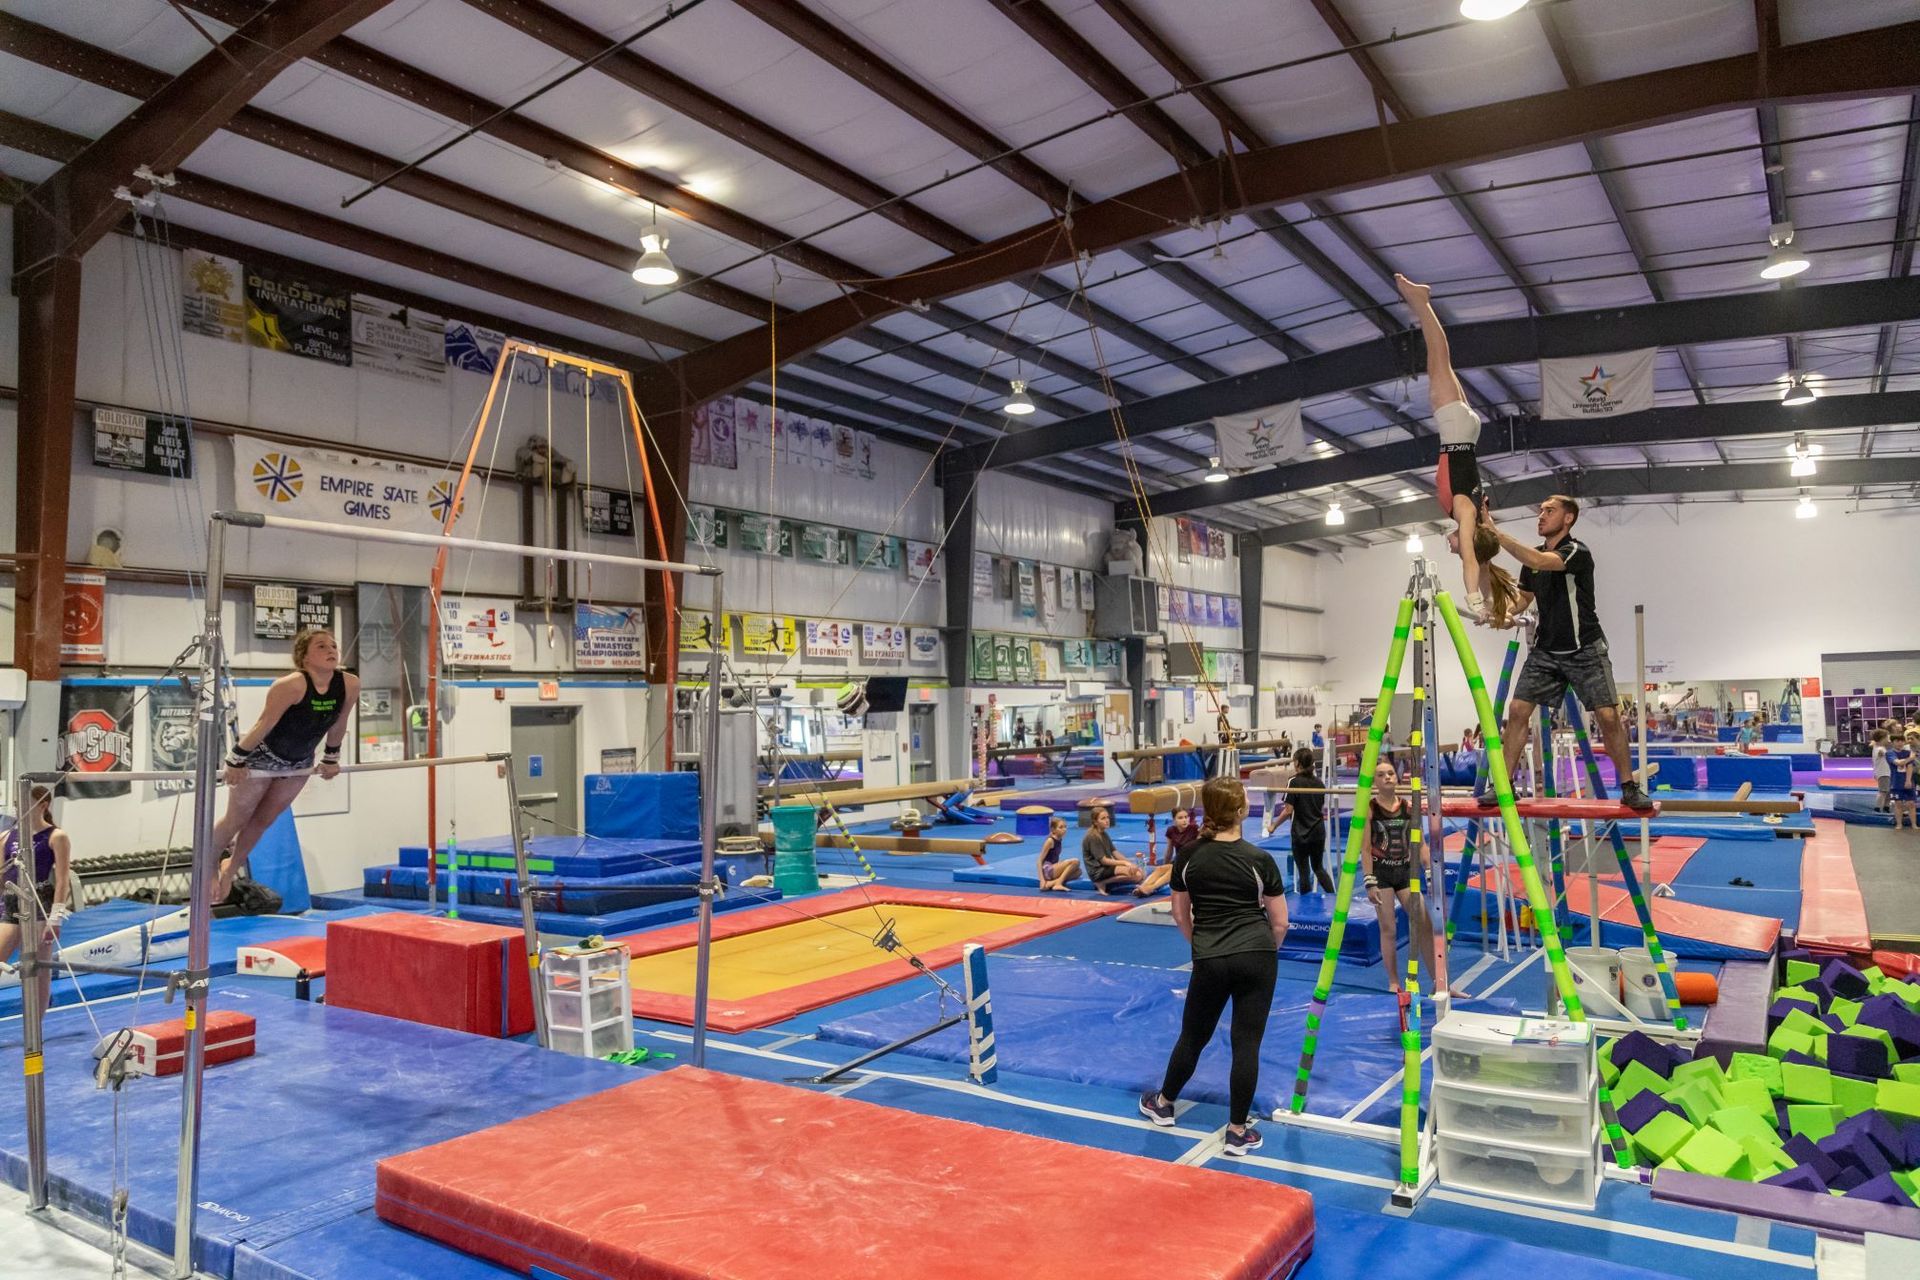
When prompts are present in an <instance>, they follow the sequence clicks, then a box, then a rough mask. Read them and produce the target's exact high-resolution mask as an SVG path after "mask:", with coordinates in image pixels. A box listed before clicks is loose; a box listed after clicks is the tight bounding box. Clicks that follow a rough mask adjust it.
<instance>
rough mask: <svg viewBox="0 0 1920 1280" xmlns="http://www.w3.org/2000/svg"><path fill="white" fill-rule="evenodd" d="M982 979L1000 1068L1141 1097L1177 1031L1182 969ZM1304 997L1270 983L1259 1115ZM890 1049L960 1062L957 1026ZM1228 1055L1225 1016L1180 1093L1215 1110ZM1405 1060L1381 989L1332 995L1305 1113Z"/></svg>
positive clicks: (1081, 970)
mask: <svg viewBox="0 0 1920 1280" xmlns="http://www.w3.org/2000/svg"><path fill="white" fill-rule="evenodd" d="M987 973H988V979H989V981H990V982H991V984H992V988H993V1032H994V1040H995V1043H996V1045H997V1046H998V1050H999V1055H1000V1067H1001V1069H1002V1070H1005V1071H1016V1072H1019V1073H1021V1074H1023V1075H1033V1076H1046V1077H1050V1078H1053V1079H1057V1080H1068V1081H1071V1082H1073V1083H1075V1084H1089V1085H1098V1086H1102V1087H1105V1088H1110V1089H1132V1090H1141V1089H1146V1088H1148V1087H1150V1086H1152V1085H1154V1084H1156V1083H1158V1082H1159V1080H1160V1077H1161V1074H1162V1072H1164V1071H1165V1069H1166V1065H1167V1053H1168V1052H1169V1051H1170V1050H1171V1049H1172V1048H1173V1043H1174V1041H1175V1039H1177V1038H1178V1036H1179V1034H1180V1011H1181V1005H1182V1002H1183V1001H1184V999H1185V997H1186V991H1187V981H1188V975H1187V974H1185V973H1182V972H1178V971H1173V970H1167V969H1153V968H1148V967H1146V966H1143V965H1127V964H1103V963H1100V962H1091V963H1090V962H1086V961H1081V960H1066V959H1054V958H1050V957H1046V956H1014V955H1008V954H1006V953H1004V952H1002V953H1000V954H997V955H995V956H993V957H991V958H990V959H989V960H988V962H987ZM1312 995H1313V989H1312V985H1311V984H1310V983H1307V982H1300V981H1295V980H1292V979H1288V978H1282V979H1280V981H1279V984H1278V986H1277V988H1276V990H1275V991H1274V997H1273V1011H1272V1013H1271V1014H1270V1015H1269V1017H1268V1020H1267V1034H1266V1039H1265V1041H1264V1042H1263V1043H1262V1044H1261V1049H1260V1085H1259V1087H1258V1089H1257V1090H1256V1091H1255V1093H1254V1109H1255V1110H1256V1111H1257V1112H1261V1113H1268V1112H1271V1111H1273V1110H1274V1109H1275V1108H1277V1107H1278V1106H1279V1105H1280V1103H1281V1101H1282V1099H1283V1097H1286V1096H1290V1095H1291V1091H1292V1086H1293V1078H1294V1072H1295V1069H1296V1068H1297V1067H1298V1066H1299V1065H1300V1043H1301V1039H1302V1037H1303V1035H1304V1033H1305V1031H1306V1024H1307V1007H1308V1005H1309V1003H1310V1002H1311V999H1312ZM1461 1007H1462V1008H1472V1009H1477V1010H1480V1011H1483V1012H1493V1011H1496V1010H1498V1011H1502V1012H1512V1011H1516V1010H1517V1006H1515V1005H1514V1004H1513V1003H1512V1002H1511V1001H1481V1002H1464V1001H1463V1002H1461ZM937 1012H938V993H937V992H932V993H929V994H927V995H924V996H920V997H918V998H916V999H913V1000H907V1001H903V1002H902V1003H900V1004H896V1005H891V1006H889V1007H887V1008H884V1009H875V1010H873V1011H871V1012H868V1013H860V1014H853V1015H850V1016H848V1017H845V1018H839V1019H836V1020H835V1021H832V1022H828V1023H826V1024H824V1025H822V1026H821V1028H820V1031H819V1035H820V1038H821V1039H823V1040H832V1041H837V1042H839V1043H841V1044H849V1045H857V1046H859V1047H861V1048H878V1047H879V1046H881V1045H884V1044H890V1043H892V1042H893V1041H895V1040H898V1039H900V1038H901V1037H902V1036H905V1035H908V1034H910V1033H912V1032H914V1031H919V1030H922V1029H923V1028H926V1027H929V1026H931V1025H933V1023H934V1022H935V1021H937ZM1422 1012H1423V1014H1424V1015H1425V1016H1424V1017H1423V1018H1422V1019H1421V1021H1422V1022H1423V1023H1429V1024H1430V1023H1431V1022H1432V1006H1431V1004H1423V1006H1422ZM900 1052H901V1053H907V1054H913V1055H916V1056H919V1057H926V1058H937V1059H941V1060H944V1061H949V1062H963V1061H965V1060H966V1057H967V1034H966V1029H965V1028H964V1027H949V1028H948V1029H947V1030H945V1031H942V1032H940V1033H939V1034H937V1035H933V1036H929V1037H928V1038H927V1039H925V1040H921V1041H918V1042H916V1043H914V1044H911V1045H908V1046H906V1047H905V1048H903V1049H901V1050H900ZM1230 1056H1231V1051H1230V1050H1229V1048H1228V1044H1227V1019H1224V1018H1223V1019H1222V1020H1221V1025H1220V1027H1219V1029H1218V1030H1216V1031H1215V1032H1214V1037H1213V1040H1212V1042H1211V1043H1209V1044H1208V1046H1207V1048H1206V1050H1205V1051H1204V1052H1203V1053H1202V1054H1201V1057H1200V1068H1199V1070H1198V1071H1197V1072H1196V1073H1195V1074H1194V1077H1193V1082H1192V1083H1191V1084H1190V1085H1188V1086H1187V1090H1186V1092H1185V1093H1184V1094H1183V1095H1182V1097H1184V1098H1187V1099H1189V1100H1192V1101H1195V1102H1212V1103H1218V1104H1222V1105H1224V1104H1225V1103H1226V1101H1227V1066H1228V1060H1229V1058H1230ZM1403 1062H1404V1055H1403V1054H1402V1052H1401V1048H1400V1014H1399V1007H1398V1001H1397V1000H1396V999H1395V998H1394V997H1392V996H1389V995H1387V994H1385V993H1383V992H1372V991H1353V990H1347V991H1337V992H1335V993H1334V995H1333V998H1332V999H1331V1000H1330V1001H1329V1002H1328V1004H1327V1011H1326V1013H1325V1015H1324V1016H1323V1018H1322V1022H1321V1031H1320V1053H1319V1066H1318V1068H1317V1069H1316V1070H1315V1071H1314V1074H1313V1078H1312V1083H1311V1087H1310V1088H1309V1089H1308V1091H1307V1110H1308V1111H1310V1112H1312V1113H1314V1114H1315V1115H1336V1116H1337V1115H1342V1114H1344V1113H1346V1112H1347V1111H1348V1110H1350V1109H1351V1108H1353V1107H1354V1106H1356V1105H1358V1104H1359V1103H1361V1102H1363V1101H1365V1100H1366V1098H1367V1097H1368V1095H1370V1094H1371V1093H1373V1092H1374V1090H1376V1089H1378V1088H1379V1087H1380V1086H1381V1085H1382V1084H1385V1083H1386V1082H1387V1080H1388V1079H1389V1078H1390V1077H1391V1076H1393V1074H1394V1073H1395V1072H1397V1071H1399V1070H1400V1068H1401V1065H1402V1063H1403ZM1388 1092H1389V1093H1394V1094H1395V1096H1393V1097H1390V1098H1389V1097H1382V1098H1380V1099H1378V1100H1376V1103H1375V1104H1374V1105H1375V1106H1376V1107H1383V1108H1385V1111H1382V1112H1381V1114H1382V1115H1385V1114H1386V1112H1394V1113H1395V1114H1397V1109H1398V1107H1399V1105H1400V1099H1399V1097H1398V1096H1397V1092H1396V1091H1393V1090H1389V1091H1388ZM1368 1114H1371V1113H1368ZM1362 1118H1365V1117H1364V1116H1363V1117H1362Z"/></svg>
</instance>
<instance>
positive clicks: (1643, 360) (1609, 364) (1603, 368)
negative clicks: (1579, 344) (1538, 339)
mask: <svg viewBox="0 0 1920 1280" xmlns="http://www.w3.org/2000/svg"><path fill="white" fill-rule="evenodd" d="M1656 350H1657V349H1656V348H1654V347H1643V348H1641V349H1640V350H1638V351H1617V352H1614V353H1613V354H1612V355H1604V356H1578V357H1575V358H1572V359H1565V360H1558V359H1555V360H1542V361H1541V362H1540V416H1541V417H1542V418H1550V419H1567V418H1617V417H1620V416H1621V415H1622V414H1628V413H1639V412H1641V411H1642V410H1644V409H1651V408H1653V358H1654V355H1655V354H1656Z"/></svg>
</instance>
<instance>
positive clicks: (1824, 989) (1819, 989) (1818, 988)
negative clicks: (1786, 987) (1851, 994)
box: [1800, 978, 1836, 1009]
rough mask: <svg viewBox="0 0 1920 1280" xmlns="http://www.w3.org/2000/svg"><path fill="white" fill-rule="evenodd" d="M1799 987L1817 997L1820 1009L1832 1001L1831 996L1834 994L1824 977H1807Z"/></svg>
mask: <svg viewBox="0 0 1920 1280" xmlns="http://www.w3.org/2000/svg"><path fill="white" fill-rule="evenodd" d="M1800 989H1801V990H1802V991H1806V992H1809V993H1811V994H1812V995H1814V996H1815V997H1817V998H1818V999H1819V1001H1820V1007H1821V1008H1822V1009H1824V1008H1826V1007H1827V1006H1828V1005H1830V1004H1832V1003H1833V997H1834V995H1835V994H1836V993H1835V992H1834V989H1833V987H1832V986H1831V985H1830V984H1829V983H1828V982H1827V980H1826V979H1825V978H1809V979H1808V980H1807V981H1805V982H1803V983H1801V984H1800Z"/></svg>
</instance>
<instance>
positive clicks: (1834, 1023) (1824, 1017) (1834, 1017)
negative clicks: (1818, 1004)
mask: <svg viewBox="0 0 1920 1280" xmlns="http://www.w3.org/2000/svg"><path fill="white" fill-rule="evenodd" d="M1820 1021H1822V1022H1824V1023H1826V1024H1827V1030H1829V1031H1845V1030H1846V1029H1847V1020H1846V1019H1845V1018H1842V1017H1841V1016H1840V1015H1839V1014H1837V1013H1823V1014H1821V1015H1820Z"/></svg>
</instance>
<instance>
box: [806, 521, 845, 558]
mask: <svg viewBox="0 0 1920 1280" xmlns="http://www.w3.org/2000/svg"><path fill="white" fill-rule="evenodd" d="M800 558H801V559H802V560H811V561H814V562H815V563H817V564H845V563H846V562H847V542H846V539H845V538H842V537H841V536H840V530H838V529H836V528H834V527H833V526H832V525H830V524H803V525H801V526H800Z"/></svg>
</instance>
